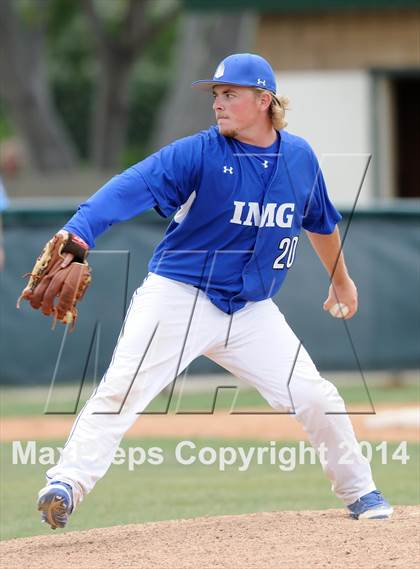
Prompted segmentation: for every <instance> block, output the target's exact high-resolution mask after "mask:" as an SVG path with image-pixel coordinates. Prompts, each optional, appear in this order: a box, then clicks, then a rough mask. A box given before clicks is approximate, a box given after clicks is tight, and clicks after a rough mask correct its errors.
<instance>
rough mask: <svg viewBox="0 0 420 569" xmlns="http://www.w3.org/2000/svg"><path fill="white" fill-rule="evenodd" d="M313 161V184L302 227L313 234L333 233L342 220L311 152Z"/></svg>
mask: <svg viewBox="0 0 420 569" xmlns="http://www.w3.org/2000/svg"><path fill="white" fill-rule="evenodd" d="M311 161H312V168H311V169H312V176H313V184H312V191H311V193H310V195H309V197H308V200H307V202H306V206H305V213H304V217H303V220H302V227H303V228H304V229H306V230H307V231H311V232H312V233H333V231H334V229H335V226H336V225H337V223H338V222H339V221H340V220H341V215H340V214H339V213H338V211H337V210H336V209H335V207H334V206H333V204H332V203H331V201H330V198H329V197H328V192H327V187H326V185H325V180H324V176H323V175H322V171H321V168H320V166H319V163H318V160H317V158H316V156H315V154H314V153H313V152H311Z"/></svg>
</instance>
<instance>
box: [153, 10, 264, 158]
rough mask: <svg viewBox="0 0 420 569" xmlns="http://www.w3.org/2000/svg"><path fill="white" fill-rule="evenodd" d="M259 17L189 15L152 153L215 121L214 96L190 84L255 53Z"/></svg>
mask: <svg viewBox="0 0 420 569" xmlns="http://www.w3.org/2000/svg"><path fill="white" fill-rule="evenodd" d="M255 24H256V16H255V15H254V13H252V12H233V13H222V14H214V13H206V12H200V13H194V12H190V13H189V12H187V13H185V15H184V16H183V20H182V22H181V25H180V29H179V40H178V47H177V54H176V62H175V67H174V69H175V73H174V80H173V85H172V88H170V89H169V90H168V95H167V97H166V100H165V101H164V102H163V104H162V107H161V111H160V113H159V117H158V120H157V123H156V131H155V136H154V137H153V141H152V149H153V150H157V149H158V148H161V147H162V146H164V145H166V144H169V143H170V142H172V141H173V140H175V139H177V138H180V137H182V136H187V135H189V134H192V133H194V132H197V131H198V130H201V129H206V128H208V127H209V125H210V124H211V123H213V122H215V121H214V113H213V110H212V100H211V95H210V94H207V93H206V92H204V93H202V92H197V91H196V90H195V89H192V88H191V83H192V82H193V81H196V80H198V79H207V78H210V77H213V74H214V71H215V69H216V66H217V64H218V63H219V62H220V61H221V60H222V59H223V58H225V57H227V56H228V55H230V54H231V53H239V52H243V51H249V50H250V49H252V46H253V44H254V37H255Z"/></svg>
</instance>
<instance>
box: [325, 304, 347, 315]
mask: <svg viewBox="0 0 420 569" xmlns="http://www.w3.org/2000/svg"><path fill="white" fill-rule="evenodd" d="M348 313H349V307H348V306H347V304H343V303H342V302H338V303H337V304H334V306H332V307H331V308H330V314H331V316H334V318H344V317H345V316H347V314H348Z"/></svg>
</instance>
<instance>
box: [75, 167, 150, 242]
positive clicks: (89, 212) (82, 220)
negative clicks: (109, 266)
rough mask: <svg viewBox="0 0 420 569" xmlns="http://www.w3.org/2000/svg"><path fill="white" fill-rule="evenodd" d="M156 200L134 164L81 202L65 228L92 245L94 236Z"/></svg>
mask: <svg viewBox="0 0 420 569" xmlns="http://www.w3.org/2000/svg"><path fill="white" fill-rule="evenodd" d="M156 205H157V204H156V200H155V198H154V197H153V194H152V193H151V192H150V190H149V188H148V187H147V184H146V183H145V182H144V180H143V178H142V176H141V175H140V174H139V173H138V172H137V170H136V168H135V167H131V168H128V169H127V170H125V171H124V172H122V173H121V174H119V175H117V176H114V177H113V178H111V180H109V181H108V182H107V183H106V184H105V185H104V186H102V188H100V189H99V190H98V191H97V192H96V193H95V194H93V196H91V197H90V198H89V199H88V200H87V201H86V202H84V203H82V204H81V205H80V206H79V208H78V210H77V212H76V213H75V214H74V216H73V217H72V218H71V219H70V220H69V221H68V222H67V223H66V225H65V226H64V229H66V230H67V231H70V232H72V233H75V234H76V235H78V236H79V237H81V238H82V239H84V240H85V241H86V243H87V244H88V245H89V247H91V248H92V247H94V246H95V239H96V238H97V237H98V236H99V235H101V234H102V233H104V232H105V231H106V230H107V229H109V228H110V227H111V226H112V225H113V224H114V223H118V222H120V221H125V220H127V219H131V218H132V217H135V216H136V215H139V214H140V213H142V212H143V211H146V210H148V209H151V208H153V207H155V206H156Z"/></svg>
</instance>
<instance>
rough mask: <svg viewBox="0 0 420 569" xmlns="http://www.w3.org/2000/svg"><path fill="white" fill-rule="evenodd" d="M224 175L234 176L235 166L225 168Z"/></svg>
mask: <svg viewBox="0 0 420 569" xmlns="http://www.w3.org/2000/svg"><path fill="white" fill-rule="evenodd" d="M223 174H233V166H223Z"/></svg>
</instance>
